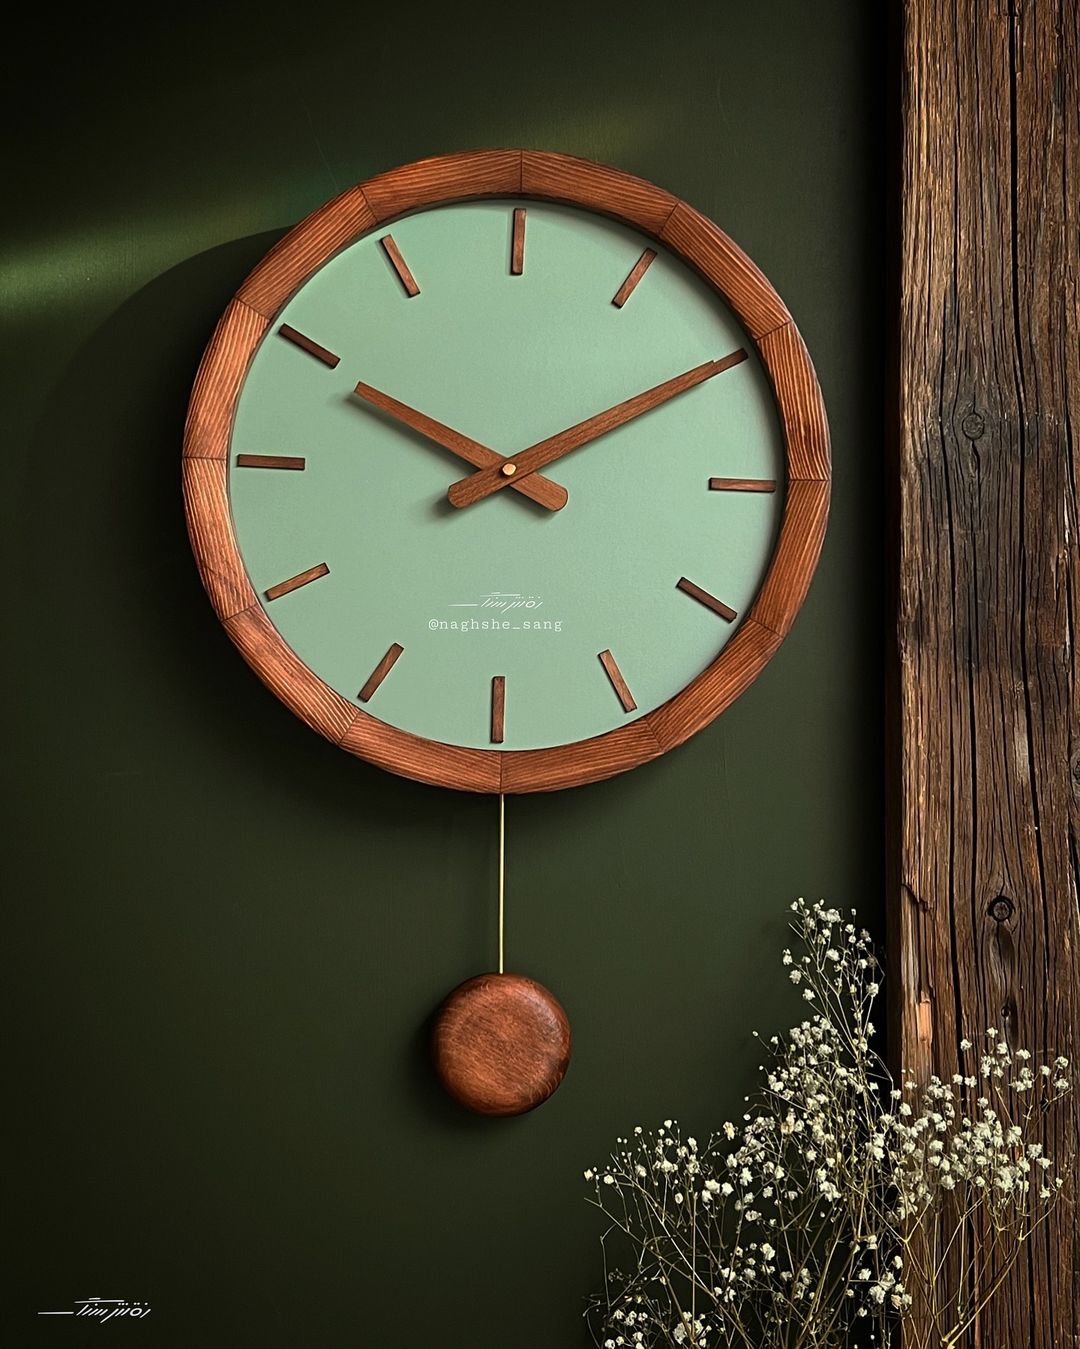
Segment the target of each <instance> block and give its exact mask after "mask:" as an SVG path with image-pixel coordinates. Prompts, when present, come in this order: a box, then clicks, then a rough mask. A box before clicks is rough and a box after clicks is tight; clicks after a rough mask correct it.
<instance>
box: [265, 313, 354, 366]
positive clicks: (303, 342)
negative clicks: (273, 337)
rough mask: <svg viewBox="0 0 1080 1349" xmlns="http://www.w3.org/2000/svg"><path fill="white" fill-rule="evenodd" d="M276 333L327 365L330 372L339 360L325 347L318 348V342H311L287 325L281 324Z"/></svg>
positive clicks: (338, 357) (339, 358)
mask: <svg viewBox="0 0 1080 1349" xmlns="http://www.w3.org/2000/svg"><path fill="white" fill-rule="evenodd" d="M278 332H279V333H280V334H281V336H282V337H284V338H287V339H288V341H290V342H294V343H295V344H296V345H297V346H298V347H300V348H301V349H302V350H303V351H306V352H308V354H309V355H311V356H314V357H316V359H317V360H320V361H322V362H323V363H324V364H325V365H328V366H329V367H330V369H331V370H333V369H334V367H335V366H336V365H337V363H338V362H339V361H340V360H341V357H340V356H335V355H334V353H333V352H332V351H327V350H326V348H325V347H320V346H319V344H318V342H314V341H312V339H311V338H310V337H305V336H304V334H303V333H298V332H297V331H296V329H295V328H290V327H289V325H288V324H287V323H283V324H282V325H281V327H280V328H279V329H278Z"/></svg>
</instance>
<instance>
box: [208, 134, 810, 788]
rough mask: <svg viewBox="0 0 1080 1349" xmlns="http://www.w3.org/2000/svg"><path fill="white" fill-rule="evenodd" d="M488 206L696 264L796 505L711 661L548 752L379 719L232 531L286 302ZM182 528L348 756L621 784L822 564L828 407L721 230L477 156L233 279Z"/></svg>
mask: <svg viewBox="0 0 1080 1349" xmlns="http://www.w3.org/2000/svg"><path fill="white" fill-rule="evenodd" d="M479 197H509V198H514V199H524V198H536V199H539V200H542V201H552V202H559V203H561V204H565V205H570V206H578V207H583V208H585V209H587V210H591V211H596V212H598V213H600V214H603V215H607V216H611V217H612V218H614V219H615V220H618V221H620V222H622V223H624V224H626V225H629V226H632V227H633V228H634V229H636V230H638V231H639V232H643V233H645V234H647V235H650V236H652V237H653V238H655V239H657V240H659V241H660V243H662V244H663V245H664V246H665V247H666V248H668V249H669V250H670V251H671V252H672V253H674V254H675V255H676V256H677V257H679V258H681V259H682V260H683V261H684V262H686V263H688V264H689V265H690V266H691V267H693V268H694V269H695V270H696V271H697V272H698V273H700V274H701V275H702V276H703V277H704V278H705V279H706V281H708V282H709V283H710V285H712V287H713V288H714V290H715V291H716V292H717V293H718V294H719V295H720V296H721V298H722V299H723V300H724V301H725V302H726V303H727V305H728V306H729V307H730V308H731V309H732V310H733V311H734V313H735V315H736V316H737V318H738V319H739V321H740V323H741V324H742V326H743V327H744V328H745V330H746V332H747V333H748V335H749V336H750V338H751V339H752V340H753V343H754V346H755V347H756V349H757V352H758V355H759V356H760V358H761V360H762V362H763V364H764V366H765V368H766V370H767V371H768V374H769V378H770V380H771V381H772V387H773V393H774V395H775V398H776V403H777V406H778V408H779V412H780V419H781V423H782V426H783V431H784V441H785V454H786V466H787V495H786V500H785V503H784V513H783V520H782V523H781V527H780V533H779V537H778V540H777V545H776V549H775V552H774V554H773V557H772V561H771V563H770V566H769V570H768V573H767V575H766V577H765V581H764V584H763V585H762V587H761V590H760V591H759V592H758V595H757V597H756V598H755V600H754V603H753V605H752V606H751V608H750V611H749V613H748V614H747V615H746V617H745V618H744V619H743V621H742V622H741V624H740V625H739V628H738V629H737V631H736V632H735V634H734V635H733V636H732V638H731V641H730V642H728V643H727V645H726V646H725V647H724V648H723V650H722V651H721V652H720V654H719V655H718V656H717V657H716V659H715V660H714V661H713V662H712V664H711V665H709V667H708V668H707V669H706V670H705V671H704V672H703V673H702V674H700V675H699V676H698V677H697V678H696V679H694V680H693V681H692V682H691V683H690V684H688V685H687V686H686V688H684V689H682V690H681V691H680V692H679V693H677V694H675V696H674V697H672V698H670V699H669V700H668V701H667V702H666V703H663V704H662V705H661V706H660V707H658V708H656V709H654V710H653V711H652V712H649V713H646V714H645V715H644V716H642V717H639V718H637V719H636V720H635V721H632V722H628V723H627V724H626V725H625V726H620V727H617V728H616V729H614V730H612V731H608V732H607V733H605V734H603V735H599V736H594V737H592V738H590V739H587V740H580V741H577V742H575V743H573V744H569V745H559V746H554V747H552V748H549V749H532V750H498V749H470V748H465V747H461V746H455V745H447V744H444V743H442V742H440V741H436V740H428V739H425V738H423V737H421V736H417V735H412V734H410V733H409V732H407V731H402V730H399V729H397V728H396V727H393V726H389V725H387V724H386V723H385V722H382V721H379V720H378V719H377V718H375V717H373V716H371V715H370V714H369V713H368V712H365V711H364V710H363V709H361V708H359V707H357V706H355V704H353V703H351V702H350V701H349V700H348V699H346V698H344V697H342V695H341V694H339V693H337V692H336V691H334V690H333V689H331V688H329V687H328V686H327V685H326V684H324V683H323V681H322V680H321V679H319V677H318V676H317V675H316V674H315V673H314V672H313V671H312V670H310V669H309V668H308V667H307V666H306V665H305V664H304V663H303V662H302V661H301V660H300V658H299V657H298V656H297V655H296V653H295V652H294V651H292V650H291V649H290V648H289V647H288V646H287V645H286V644H285V642H284V640H283V639H282V638H281V636H280V635H279V634H278V632H277V630H276V629H275V628H274V626H273V624H272V623H271V622H270V619H269V618H268V617H267V616H266V613H265V612H264V610H263V608H262V606H261V605H260V603H259V601H258V598H257V596H256V593H255V590H254V588H253V586H252V585H251V582H250V580H249V578H248V575H247V572H246V570H245V567H244V564H243V560H242V558H241V556H240V551H239V548H238V547H237V543H236V537H235V534H234V532H233V525H232V516H231V513H230V510H229V496H228V455H229V445H230V441H231V437H232V427H233V418H234V416H235V413H236V406H237V402H238V400H239V397H240V391H241V389H242V387H243V383H244V379H245V376H246V375H247V371H248V367H249V365H250V362H251V359H252V357H253V356H254V354H255V351H256V349H257V348H258V346H259V343H260V341H261V340H262V338H263V336H264V334H265V333H266V331H267V329H268V328H269V327H270V326H271V324H272V323H273V321H274V319H275V317H276V315H277V314H278V313H279V312H280V310H281V309H282V307H283V306H284V305H285V303H286V301H288V300H289V299H290V298H291V297H292V296H293V295H294V294H295V293H296V291H297V290H298V289H299V288H300V286H301V285H303V283H304V282H305V281H307V279H308V278H309V277H310V276H311V275H312V274H313V273H314V272H316V271H317V270H318V269H319V268H320V267H321V266H322V265H323V264H324V263H325V262H327V261H328V260H329V259H330V258H331V257H333V256H334V254H336V253H338V252H340V251H341V250H342V249H343V248H346V247H347V246H348V245H349V244H351V243H353V242H354V241H355V240H356V239H358V238H359V237H360V236H361V235H364V234H366V233H368V232H369V231H370V230H372V229H374V228H375V227H376V226H378V225H383V224H386V223H388V222H389V221H392V220H396V219H398V218H399V217H400V216H403V215H406V214H408V213H409V212H412V211H416V210H419V209H422V208H427V207H431V206H437V205H441V204H443V203H448V202H456V201H467V200H470V199H474V198H479ZM183 479H184V501H185V508H186V513H187V522H188V531H189V534H190V536H191V543H192V548H193V549H194V552H195V559H196V562H197V564H198V567H199V572H200V574H201V576H202V580H203V584H204V586H205V587H206V590H207V593H208V594H209V596H210V600H211V602H212V604H213V606H214V609H215V611H216V613H217V615H218V618H219V619H220V620H221V622H222V624H223V625H224V627H225V630H226V632H227V633H228V634H229V636H230V637H231V638H232V640H233V642H234V643H235V644H236V646H237V647H238V648H239V649H240V652H241V654H242V655H243V656H244V658H245V660H246V661H247V662H248V664H249V665H250V666H251V667H252V669H254V671H255V672H256V674H258V675H259V677H260V678H261V679H262V680H263V682H264V683H265V684H266V685H267V686H268V687H269V688H270V689H271V690H272V691H273V692H274V693H275V694H276V695H277V696H278V698H280V699H281V701H282V702H284V703H285V704H286V706H287V707H289V708H291V710H292V711H293V712H294V713H296V715H297V716H298V717H300V718H301V720H303V721H305V722H306V723H307V724H308V725H309V726H310V727H311V728H312V729H313V730H315V731H318V732H319V733H320V734H321V735H323V736H325V737H326V738H327V739H328V740H331V741H333V742H334V744H336V745H339V746H341V748H342V749H346V750H348V751H349V752H350V753H352V754H355V755H357V756H358V757H359V758H361V759H365V760H367V761H368V762H370V763H373V764H377V765H378V766H379V767H380V768H386V769H389V770H391V771H392V772H395V773H400V774H402V775H404V776H405V777H409V778H415V779H417V780H418V781H420V782H427V783H431V784H434V785H436V786H442V787H453V788H457V789H459V790H463V791H475V792H490V793H499V792H505V793H516V792H535V791H555V790H558V789H560V788H564V787H574V786H578V785H581V784H583V783H587V782H596V781H598V780H600V779H601V778H607V777H612V776H614V775H615V774H617V773H622V772H625V771H626V770H627V769H630V768H636V767H637V765H638V764H642V763H645V762H646V761H647V760H649V759H654V758H657V757H658V756H659V755H661V754H664V753H666V752H667V751H668V750H669V749H673V748H674V747H675V746H676V745H679V744H681V743H682V742H683V741H684V740H686V739H688V738H689V737H690V736H691V735H693V734H694V733H695V732H696V731H699V730H701V728H702V727H704V726H706V725H708V723H709V722H710V721H712V720H713V718H714V717H717V716H718V715H719V714H720V713H721V712H723V711H724V709H725V708H727V707H728V706H729V705H730V704H731V703H732V702H733V701H734V700H735V698H737V697H738V695H739V694H740V693H742V692H743V690H744V689H746V688H747V687H748V686H749V685H750V684H751V683H752V682H753V680H754V679H755V678H756V677H757V675H758V674H759V673H760V671H761V670H762V669H763V668H764V666H765V665H766V663H767V662H768V661H769V659H770V658H771V657H772V655H773V654H774V652H775V651H776V650H777V648H778V647H779V645H780V643H781V642H782V640H783V639H784V637H785V636H786V634H787V632H788V630H789V629H790V627H791V625H792V623H793V621H794V619H795V615H796V614H797V613H798V611H799V608H800V606H801V605H802V602H803V600H804V598H805V596H806V592H807V589H808V588H809V585H810V579H811V577H812V575H813V573H814V569H815V567H816V565H817V560H818V556H819V554H820V552H821V545H822V542H823V539H824V535H825V523H826V519H827V517H828V510H829V483H830V456H829V433H828V424H827V422H826V417H825V406H824V402H823V400H822V397H821V390H820V388H819V387H818V382H817V377H816V376H815V374H814V368H813V366H812V364H811V362H810V358H809V355H808V354H807V351H806V347H805V345H804V344H803V341H802V338H801V336H800V335H799V331H798V329H797V328H796V327H795V324H794V322H793V320H792V318H791V315H790V314H789V313H788V311H787V309H786V308H785V307H784V304H783V302H782V301H781V299H780V297H779V296H778V295H777V293H776V292H775V291H774V290H773V288H772V286H771V285H770V284H769V282H768V281H767V280H766V278H765V277H764V275H763V274H762V273H761V272H760V271H759V270H758V268H757V267H756V266H755V265H754V263H753V262H751V260H750V259H749V258H748V257H747V256H746V255H745V254H744V253H743V252H742V250H741V249H740V248H738V247H737V245H736V244H734V243H733V242H732V241H731V240H730V239H729V238H728V237H727V235H726V234H724V233H723V231H722V230H720V229H719V228H718V227H717V226H716V225H714V224H713V223H712V221H710V220H707V219H706V218H705V217H704V216H703V215H701V214H700V213H699V212H697V211H695V210H694V209H693V207H691V206H688V205H687V203H686V202H684V201H681V200H679V198H677V197H675V196H673V195H672V194H671V193H669V192H665V191H664V190H663V189H662V188H659V187H655V186H654V185H653V184H652V183H648V182H646V181H644V180H643V179H641V178H635V177H633V176H632V175H631V174H628V173H623V172H621V171H620V170H618V169H612V168H607V167H605V166H602V165H599V164H594V163H592V162H590V161H588V160H583V159H575V158H572V157H570V156H567V155H559V154H548V153H542V152H538V151H533V150H478V151H470V152H467V153H463V154H454V155H445V156H441V157H438V158H433V159H424V160H420V161H418V162H417V163H414V164H408V165H405V166H404V167H402V168H397V169H392V170H390V171H389V172H387V173H381V174H378V175H377V176H376V177H374V178H369V179H368V180H367V181H366V182H363V183H360V184H359V185H358V186H356V187H351V188H349V189H348V190H347V191H345V192H343V193H341V195H340V196H338V197H335V198H334V199H333V200H332V201H330V202H327V203H326V205H324V206H322V207H320V208H319V210H317V211H315V212H314V213H313V214H312V215H310V216H308V217H307V219H306V220H303V221H301V223H300V224H299V225H297V226H296V227H295V228H294V229H292V230H290V232H289V233H288V234H287V235H286V236H285V237H284V238H283V239H282V240H281V241H280V242H279V243H278V244H277V245H276V246H275V247H274V248H273V249H272V250H271V251H270V252H269V253H268V254H267V256H266V257H265V258H263V260H262V261H261V262H260V263H259V264H258V266H257V267H256V268H255V269H254V271H253V272H251V274H250V275H249V276H248V277H247V279H246V280H245V281H244V282H243V284H242V285H241V286H240V289H239V290H238V291H237V292H236V295H235V296H234V297H233V299H232V301H231V302H230V304H229V306H228V307H227V309H226V310H225V312H224V314H223V315H222V317H221V319H220V321H219V323H218V325H217V328H216V329H215V331H214V334H213V337H212V338H211V339H210V343H209V345H208V347H207V349H206V352H205V354H204V356H203V359H202V363H201V365H200V367H199V372H198V375H197V377H196V380H195V386H194V389H193V391H192V395H191V402H190V405H189V408H188V417H187V423H186V426H185V431H184V450H183Z"/></svg>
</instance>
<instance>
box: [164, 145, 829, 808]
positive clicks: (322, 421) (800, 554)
mask: <svg viewBox="0 0 1080 1349" xmlns="http://www.w3.org/2000/svg"><path fill="white" fill-rule="evenodd" d="M184 490H185V498H186V505H187V514H188V522H189V529H190V533H191V539H192V543H193V546H194V550H195V555H196V558H197V560H198V565H199V569H200V571H201V574H202V578H203V581H204V583H205V585H206V588H207V590H208V592H209V594H210V598H211V600H212V602H213V604H214V607H215V609H216V611H217V613H218V616H219V618H220V619H221V621H222V623H223V624H224V626H225V628H226V630H227V631H228V633H229V635H230V637H231V638H232V640H233V641H234V642H235V643H236V645H237V646H238V647H239V648H240V651H241V652H242V653H243V655H244V657H245V658H246V659H247V661H248V662H249V663H250V664H251V665H252V666H253V668H254V669H255V671H256V673H257V674H258V675H259V676H260V677H261V678H262V679H263V680H264V681H265V683H266V684H268V685H269V687H270V688H271V689H272V690H273V692H274V693H275V694H277V696H278V697H279V698H280V699H282V701H283V702H285V703H286V704H287V705H288V706H289V707H290V708H291V709H292V710H293V711H294V712H295V713H296V714H297V715H298V716H300V717H302V718H303V719H304V720H305V721H306V722H307V723H308V725H310V726H311V727H313V728H314V729H315V730H317V731H319V732H320V733H321V734H323V735H324V736H326V737H328V738H329V739H331V740H332V741H334V742H335V743H336V744H338V745H340V746H341V747H342V748H343V749H346V750H349V751H350V752H351V753H353V754H356V755H358V756H360V757H361V758H363V759H367V760H369V761H370V762H372V763H375V764H378V765H379V766H380V767H383V768H387V769H390V770H392V771H393V772H396V773H401V774H404V775H406V776H408V777H412V778H418V779H420V780H421V781H424V782H428V783H434V784H437V785H440V786H445V787H454V788H460V789H464V790H470V791H479V792H491V793H507V794H509V793H519V792H531V791H548V790H553V789H559V788H564V787H572V786H575V785H578V784H581V783H586V782H592V781H594V780H596V779H600V778H605V777H609V776H611V775H613V774H615V773H620V772H623V771H624V770H626V769H629V768H633V767H635V766H636V765H638V764H641V763H643V762H645V761H646V760H649V759H653V758H655V757H657V756H658V755H660V754H663V753H664V752H665V751H667V750H669V749H672V748H673V747H675V746H676V745H678V744H680V743H681V742H682V741H684V740H685V739H687V738H688V737H689V736H690V735H692V734H693V733H694V732H695V731H698V730H700V729H701V728H702V727H703V726H705V725H707V724H708V723H709V722H710V721H712V720H713V718H714V717H716V716H717V715H718V714H719V713H720V712H722V711H723V710H724V708H726V707H727V706H728V705H729V704H730V703H731V702H732V701H733V699H734V698H736V697H737V696H738V694H739V693H741V692H742V691H743V690H744V689H745V688H746V687H747V686H748V685H749V684H750V683H751V681H752V680H753V679H754V678H755V677H756V676H757V675H758V674H759V673H760V671H761V670H762V668H763V667H764V666H765V664H766V662H767V661H768V660H769V659H770V657H771V656H772V655H773V654H774V653H775V651H776V650H777V648H778V647H779V645H780V643H781V641H782V639H783V637H784V635H785V634H786V633H787V631H788V629H789V628H790V626H791V623H792V620H793V619H794V617H795V614H796V612H797V610H798V609H799V606H800V605H801V603H802V601H803V598H804V596H805V594H806V590H807V587H808V584H809V581H810V578H811V575H812V573H813V570H814V567H815V565H816V562H817V558H818V553H819V551H820V548H821V543H822V538H823V535H824V530H825V521H826V515H827V511H828V495H829V449H828V431H827V426H826V420H825V411H824V406H823V403H822V399H821V394H820V391H819V389H818V384H817V380H816V378H815V376H814V371H813V367H812V365H811V363H810V360H809V357H808V356H807V353H806V349H805V347H804V345H803V343H802V340H801V338H800V336H799V333H798V331H797V329H796V327H795V324H794V323H793V322H792V319H791V316H790V315H789V314H788V312H787V310H786V309H785V307H784V305H783V303H782V302H781V300H780V299H779V297H778V296H777V294H776V292H775V291H774V290H773V289H772V287H771V286H770V285H769V283H768V281H767V280H766V279H765V277H764V276H763V275H762V274H761V272H760V271H759V270H758V269H757V267H755V266H754V264H753V263H752V262H751V261H750V260H749V259H748V258H747V257H746V256H745V254H743V253H742V252H741V251H740V250H739V249H738V248H737V247H736V245H735V244H733V243H732V241H731V240H730V239H728V238H727V236H726V235H725V234H724V233H723V232H722V231H721V230H720V229H718V228H717V226H716V225H714V224H713V223H711V222H710V221H709V220H707V219H706V218H705V217H704V216H702V215H700V214H699V213H698V212H697V211H695V210H694V209H693V208H692V207H690V206H688V205H687V204H686V203H685V202H683V201H680V200H678V199H677V198H676V197H674V196H672V195H671V194H670V193H668V192H665V191H664V190H662V189H661V188H659V187H654V186H653V185H652V184H650V183H647V182H644V181H642V180H641V179H639V178H634V177H631V176H630V175H628V174H625V173H621V172H619V171H617V170H615V169H611V168H605V167H601V166H600V165H597V164H593V163H589V162H586V161H583V160H580V159H573V158H569V157H567V156H564V155H557V154H542V153H537V152H533V151H528V150H526V151H519V150H497V151H482V152H475V153H467V154H460V155H449V156H446V157H442V158H436V159H429V160H423V161H421V162H419V163H416V164H410V165H407V166H406V167H404V168H400V169H395V170H392V171H391V172H388V173H384V174H380V175H379V176H377V177H375V178H372V179H369V180H368V181H367V182H364V183H361V184H360V185H359V186H357V187H354V188H351V189H349V190H348V191H346V192H344V193H342V194H341V195H340V196H339V197H337V198H335V199H334V200H333V201H331V202H329V203H328V204H327V205H325V206H323V207H322V208H321V209H319V210H318V211H316V212H315V213H314V214H313V215H312V216H310V217H309V218H308V219H307V220H305V221H303V222H302V223H301V224H300V225H298V226H297V227H296V228H295V229H293V230H292V231H291V232H290V233H289V234H288V235H286V236H285V238H284V239H282V241H281V242H280V243H279V244H278V245H277V246H276V247H275V248H274V249H273V250H272V251H271V252H270V254H269V255H268V256H267V257H266V258H265V259H264V260H263V261H262V262H261V263H260V264H259V265H258V266H257V267H256V268H255V270H254V271H253V272H252V273H251V275H250V276H249V277H248V278H247V280H246V281H244V283H243V285H242V286H241V287H240V289H239V291H238V292H237V294H236V296H235V298H234V299H233V300H232V302H231V303H230V304H229V306H228V308H227V309H226V310H225V313H224V315H223V316H222V318H221V321H220V323H219V324H218V327H217V330H216V332H215V333H214V336H213V338H212V340H211V342H210V345H209V347H208V349H207V351H206V354H205V356H204V358H203V362H202V366H201V368H200V371H199V375H198V379H197V381H196V384H195V388H194V392H193V394H192V398H191V405H190V410H189V416H188V422H187V429H186V435H185V442H184Z"/></svg>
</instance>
